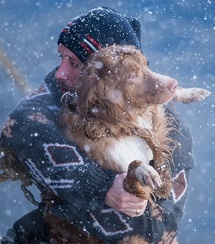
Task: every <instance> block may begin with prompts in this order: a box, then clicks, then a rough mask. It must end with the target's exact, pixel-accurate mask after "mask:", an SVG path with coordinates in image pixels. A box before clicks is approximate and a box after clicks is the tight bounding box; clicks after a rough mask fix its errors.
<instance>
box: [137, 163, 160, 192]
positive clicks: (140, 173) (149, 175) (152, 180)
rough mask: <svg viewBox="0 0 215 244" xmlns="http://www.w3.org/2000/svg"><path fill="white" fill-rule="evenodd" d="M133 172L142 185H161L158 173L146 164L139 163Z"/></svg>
mask: <svg viewBox="0 0 215 244" xmlns="http://www.w3.org/2000/svg"><path fill="white" fill-rule="evenodd" d="M134 173H135V175H136V178H137V179H138V180H139V181H140V182H141V184H142V185H143V186H149V187H151V188H152V189H155V188H157V187H161V186H162V180H161V177H160V175H159V174H158V172H157V171H156V170H155V169H154V168H153V167H152V166H150V165H148V164H141V165H140V166H138V167H137V168H136V169H135V170H134Z"/></svg>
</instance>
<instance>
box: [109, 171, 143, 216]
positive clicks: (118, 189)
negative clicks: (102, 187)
mask: <svg viewBox="0 0 215 244" xmlns="http://www.w3.org/2000/svg"><path fill="white" fill-rule="evenodd" d="M125 177H126V173H122V174H119V175H117V176H116V178H115V180H114V182H113V185H112V186H111V188H110V189H109V191H108V192H107V195H106V198H105V204H107V205H108V206H109V207H112V208H114V209H116V210H117V211H119V212H122V213H124V214H127V215H128V216H130V217H137V216H140V215H142V214H143V213H144V211H145V209H146V206H147V202H148V201H147V200H144V199H141V198H138V197H136V196H134V195H132V194H130V193H128V192H126V191H125V190H124V188H123V180H124V179H125Z"/></svg>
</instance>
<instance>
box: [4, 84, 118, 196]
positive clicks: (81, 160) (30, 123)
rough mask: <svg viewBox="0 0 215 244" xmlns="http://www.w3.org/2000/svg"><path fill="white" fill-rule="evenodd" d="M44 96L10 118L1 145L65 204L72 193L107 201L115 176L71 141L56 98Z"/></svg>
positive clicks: (24, 104)
mask: <svg viewBox="0 0 215 244" xmlns="http://www.w3.org/2000/svg"><path fill="white" fill-rule="evenodd" d="M45 89H46V85H43V86H42V88H40V90H41V91H40V94H39V95H38V94H37V95H35V94H34V95H32V96H31V97H29V98H28V99H26V100H24V101H22V102H21V103H20V104H19V105H18V106H17V107H16V108H15V110H14V111H13V112H12V113H11V114H10V115H9V118H8V119H7V121H6V123H5V126H4V128H3V130H2V135H1V142H2V143H3V145H4V146H5V147H6V148H7V149H9V150H10V151H12V152H13V153H14V154H15V155H16V157H17V158H18V159H19V161H20V163H21V164H23V166H24V167H26V168H27V171H28V172H30V174H31V177H32V179H33V180H34V181H35V182H37V183H38V184H39V185H41V186H45V187H48V188H49V189H50V190H51V191H53V192H54V193H55V194H57V195H58V196H59V197H60V198H62V199H65V201H71V200H72V194H80V195H81V196H83V197H86V198H87V199H92V198H96V199H97V198H98V199H100V200H104V198H105V196H106V193H107V190H108V189H109V187H110V186H111V184H112V183H113V180H114V178H115V176H116V174H115V173H113V172H111V171H108V170H104V169H102V168H101V167H100V166H99V165H98V164H96V163H95V162H92V161H90V160H89V159H88V158H87V157H86V156H85V155H84V154H82V153H81V152H80V150H79V149H78V148H77V147H76V146H75V145H73V144H72V143H70V142H69V141H67V140H66V139H65V138H64V137H63V135H62V133H61V131H59V129H58V126H57V115H58V110H59V109H58V107H57V106H56V105H55V103H54V101H53V99H52V95H51V94H50V93H49V92H48V89H47V91H46V92H44V90H45Z"/></svg>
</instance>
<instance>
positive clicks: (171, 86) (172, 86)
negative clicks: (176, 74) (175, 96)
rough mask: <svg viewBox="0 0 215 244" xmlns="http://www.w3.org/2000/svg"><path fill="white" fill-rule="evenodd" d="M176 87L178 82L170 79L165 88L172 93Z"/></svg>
mask: <svg viewBox="0 0 215 244" xmlns="http://www.w3.org/2000/svg"><path fill="white" fill-rule="evenodd" d="M177 86H178V81H177V80H175V79H170V80H169V82H168V84H167V88H168V89H169V90H170V91H174V90H175V89H176V88H177Z"/></svg>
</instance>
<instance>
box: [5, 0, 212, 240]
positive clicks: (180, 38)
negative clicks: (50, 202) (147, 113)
mask: <svg viewBox="0 0 215 244" xmlns="http://www.w3.org/2000/svg"><path fill="white" fill-rule="evenodd" d="M98 6H109V7H112V8H114V9H117V10H119V11H120V12H122V13H124V14H126V15H129V16H133V17H137V18H138V19H139V20H140V22H141V24H142V40H143V42H142V46H143V51H144V53H145V54H146V56H147V57H148V59H149V62H150V67H151V68H152V69H153V70H154V71H157V72H159V73H162V74H166V75H169V76H171V77H173V78H176V79H177V80H178V81H179V82H180V84H181V85H182V86H184V87H192V86H200V87H204V88H206V89H209V90H210V91H211V92H212V95H211V96H210V97H209V98H207V99H206V100H205V101H204V102H201V103H196V104H192V105H186V106H185V105H177V108H178V110H179V111H180V113H181V114H182V115H183V117H184V119H185V121H186V122H187V123H188V124H189V126H190V129H191V131H192V134H193V138H194V158H195V161H196V166H195V168H194V169H193V170H192V171H191V177H190V190H189V198H188V202H187V205H186V209H185V215H184V218H183V222H182V227H181V233H180V235H179V241H180V243H182V244H189V243H190V244H192V243H196V244H200V243H207V244H214V243H215V190H214V188H215V162H214V161H215V97H214V94H215V58H214V53H215V47H214V46H215V45H214V43H215V15H214V13H215V12H214V9H215V3H214V0H204V1H203V0H198V1H195V0H168V1H161V0H157V1H143V0H142V1H141V0H128V1H124V0H120V1H117V0H113V1H97V0H88V1H86V0H77V1H75V0H74V1H68V0H67V1H66V0H59V1H57V0H46V1H42V0H38V1H34V0H31V1H28V0H16V1H12V0H0V12H1V14H0V49H1V50H3V52H5V53H6V54H7V56H8V58H9V59H10V60H11V62H12V63H13V65H14V66H15V67H16V68H17V69H18V70H19V71H20V73H21V74H22V75H23V76H24V77H25V79H26V80H27V81H28V82H29V84H30V85H31V87H32V88H34V87H36V86H37V85H38V84H39V82H40V81H41V80H42V79H43V78H44V76H45V75H46V74H47V72H48V71H49V70H50V69H52V68H53V66H55V65H57V64H58V63H59V62H60V59H59V58H58V54H57V51H56V47H57V46H56V42H57V38H58V35H59V33H60V31H61V29H62V28H63V27H64V25H65V24H66V23H67V22H68V21H69V20H70V19H71V18H73V17H75V16H76V15H78V14H81V13H84V12H86V11H87V10H90V9H91V8H94V7H98ZM24 96H25V94H24V92H23V91H22V89H20V88H19V87H17V86H16V84H15V83H14V81H13V79H12V77H11V76H10V72H9V71H8V70H7V69H5V67H4V66H3V64H2V62H1V60H0V126H2V124H3V122H4V120H5V119H6V117H7V115H8V114H9V112H10V111H11V110H12V109H13V108H14V106H15V105H16V104H17V103H18V102H19V101H20V99H22V98H23V97H24ZM0 206H1V208H0V239H1V237H2V235H4V234H5V233H6V230H7V229H8V228H9V227H11V226H12V224H13V222H14V221H15V220H16V219H18V218H19V217H21V216H22V215H24V214H25V213H27V212H28V211H29V210H31V209H33V208H34V206H32V205H31V203H29V202H28V201H27V200H26V199H25V198H24V196H23V193H22V191H21V190H20V185H19V183H17V182H15V183H11V182H6V183H4V184H1V185H0Z"/></svg>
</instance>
